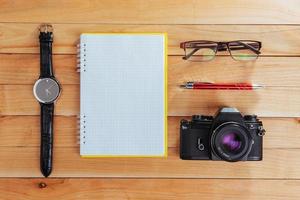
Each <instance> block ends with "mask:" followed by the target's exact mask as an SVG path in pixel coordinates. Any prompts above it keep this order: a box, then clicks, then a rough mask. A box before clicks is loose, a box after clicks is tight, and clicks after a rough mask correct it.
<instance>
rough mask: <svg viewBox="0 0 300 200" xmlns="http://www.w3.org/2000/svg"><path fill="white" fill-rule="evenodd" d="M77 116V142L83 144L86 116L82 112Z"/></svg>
mask: <svg viewBox="0 0 300 200" xmlns="http://www.w3.org/2000/svg"><path fill="white" fill-rule="evenodd" d="M77 117H78V121H77V124H78V130H79V134H78V135H79V141H78V142H79V144H80V145H84V144H85V142H86V116H85V115H84V114H80V115H78V116H77Z"/></svg>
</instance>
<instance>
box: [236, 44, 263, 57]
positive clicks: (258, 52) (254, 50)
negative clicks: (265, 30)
mask: <svg viewBox="0 0 300 200" xmlns="http://www.w3.org/2000/svg"><path fill="white" fill-rule="evenodd" d="M238 43H240V44H242V45H244V46H245V47H248V48H249V49H250V50H252V51H253V52H254V53H256V54H260V51H259V50H257V49H255V48H254V47H253V46H251V45H249V44H246V43H243V42H239V41H238ZM258 46H259V48H260V45H259V44H258Z"/></svg>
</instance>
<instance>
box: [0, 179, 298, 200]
mask: <svg viewBox="0 0 300 200" xmlns="http://www.w3.org/2000/svg"><path fill="white" fill-rule="evenodd" d="M275 188H280V189H275ZM299 189H300V181H299V180H224V179H207V180H201V179H148V180H145V179H8V180H0V192H1V197H2V199H3V200H10V199H31V200H35V199H36V200H39V199H49V198H50V199H57V200H60V199H64V200H73V199H82V200H85V199H109V200H114V199H116V200H121V199H140V200H143V199H145V200H158V199H164V200H168V199H169V200H174V199H180V200H192V199H208V200H211V199H215V200H223V199H225V198H226V199H245V200H256V199H257V200H260V199H272V200H279V199H280V200H281V199H291V200H292V199H294V200H297V199H299V198H300V193H299V192H298V191H299Z"/></svg>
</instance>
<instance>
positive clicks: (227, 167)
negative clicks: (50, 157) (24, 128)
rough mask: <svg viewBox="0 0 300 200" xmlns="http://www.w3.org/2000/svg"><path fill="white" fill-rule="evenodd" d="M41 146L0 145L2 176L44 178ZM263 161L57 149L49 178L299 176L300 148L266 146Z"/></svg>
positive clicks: (176, 152) (173, 150) (174, 151)
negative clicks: (114, 154) (117, 155)
mask: <svg viewBox="0 0 300 200" xmlns="http://www.w3.org/2000/svg"><path fill="white" fill-rule="evenodd" d="M39 152H40V149H39V147H0V176H1V177H41V176H42V174H41V172H40V169H39V162H40V160H39ZM263 155H264V158H263V161H257V162H254V161H253V162H250V161H248V162H235V163H230V162H221V161H199V160H181V159H180V158H179V150H178V148H169V149H168V157H167V158H81V157H80V156H79V146H78V147H62V148H61V147H56V148H54V162H53V171H52V174H51V176H50V177H107V178H112V177H115V178H122V177H136V178H238V179H239V178H253V179H257V178H264V179H275V178H276V179H300V169H299V167H298V166H299V165H300V150H299V149H264V153H263Z"/></svg>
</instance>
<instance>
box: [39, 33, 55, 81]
mask: <svg viewBox="0 0 300 200" xmlns="http://www.w3.org/2000/svg"><path fill="white" fill-rule="evenodd" d="M39 38H40V57H41V58H40V62H41V64H40V65H41V69H40V70H41V72H40V78H51V77H53V76H54V74H53V69H52V42H53V33H52V32H40V37H39Z"/></svg>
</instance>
